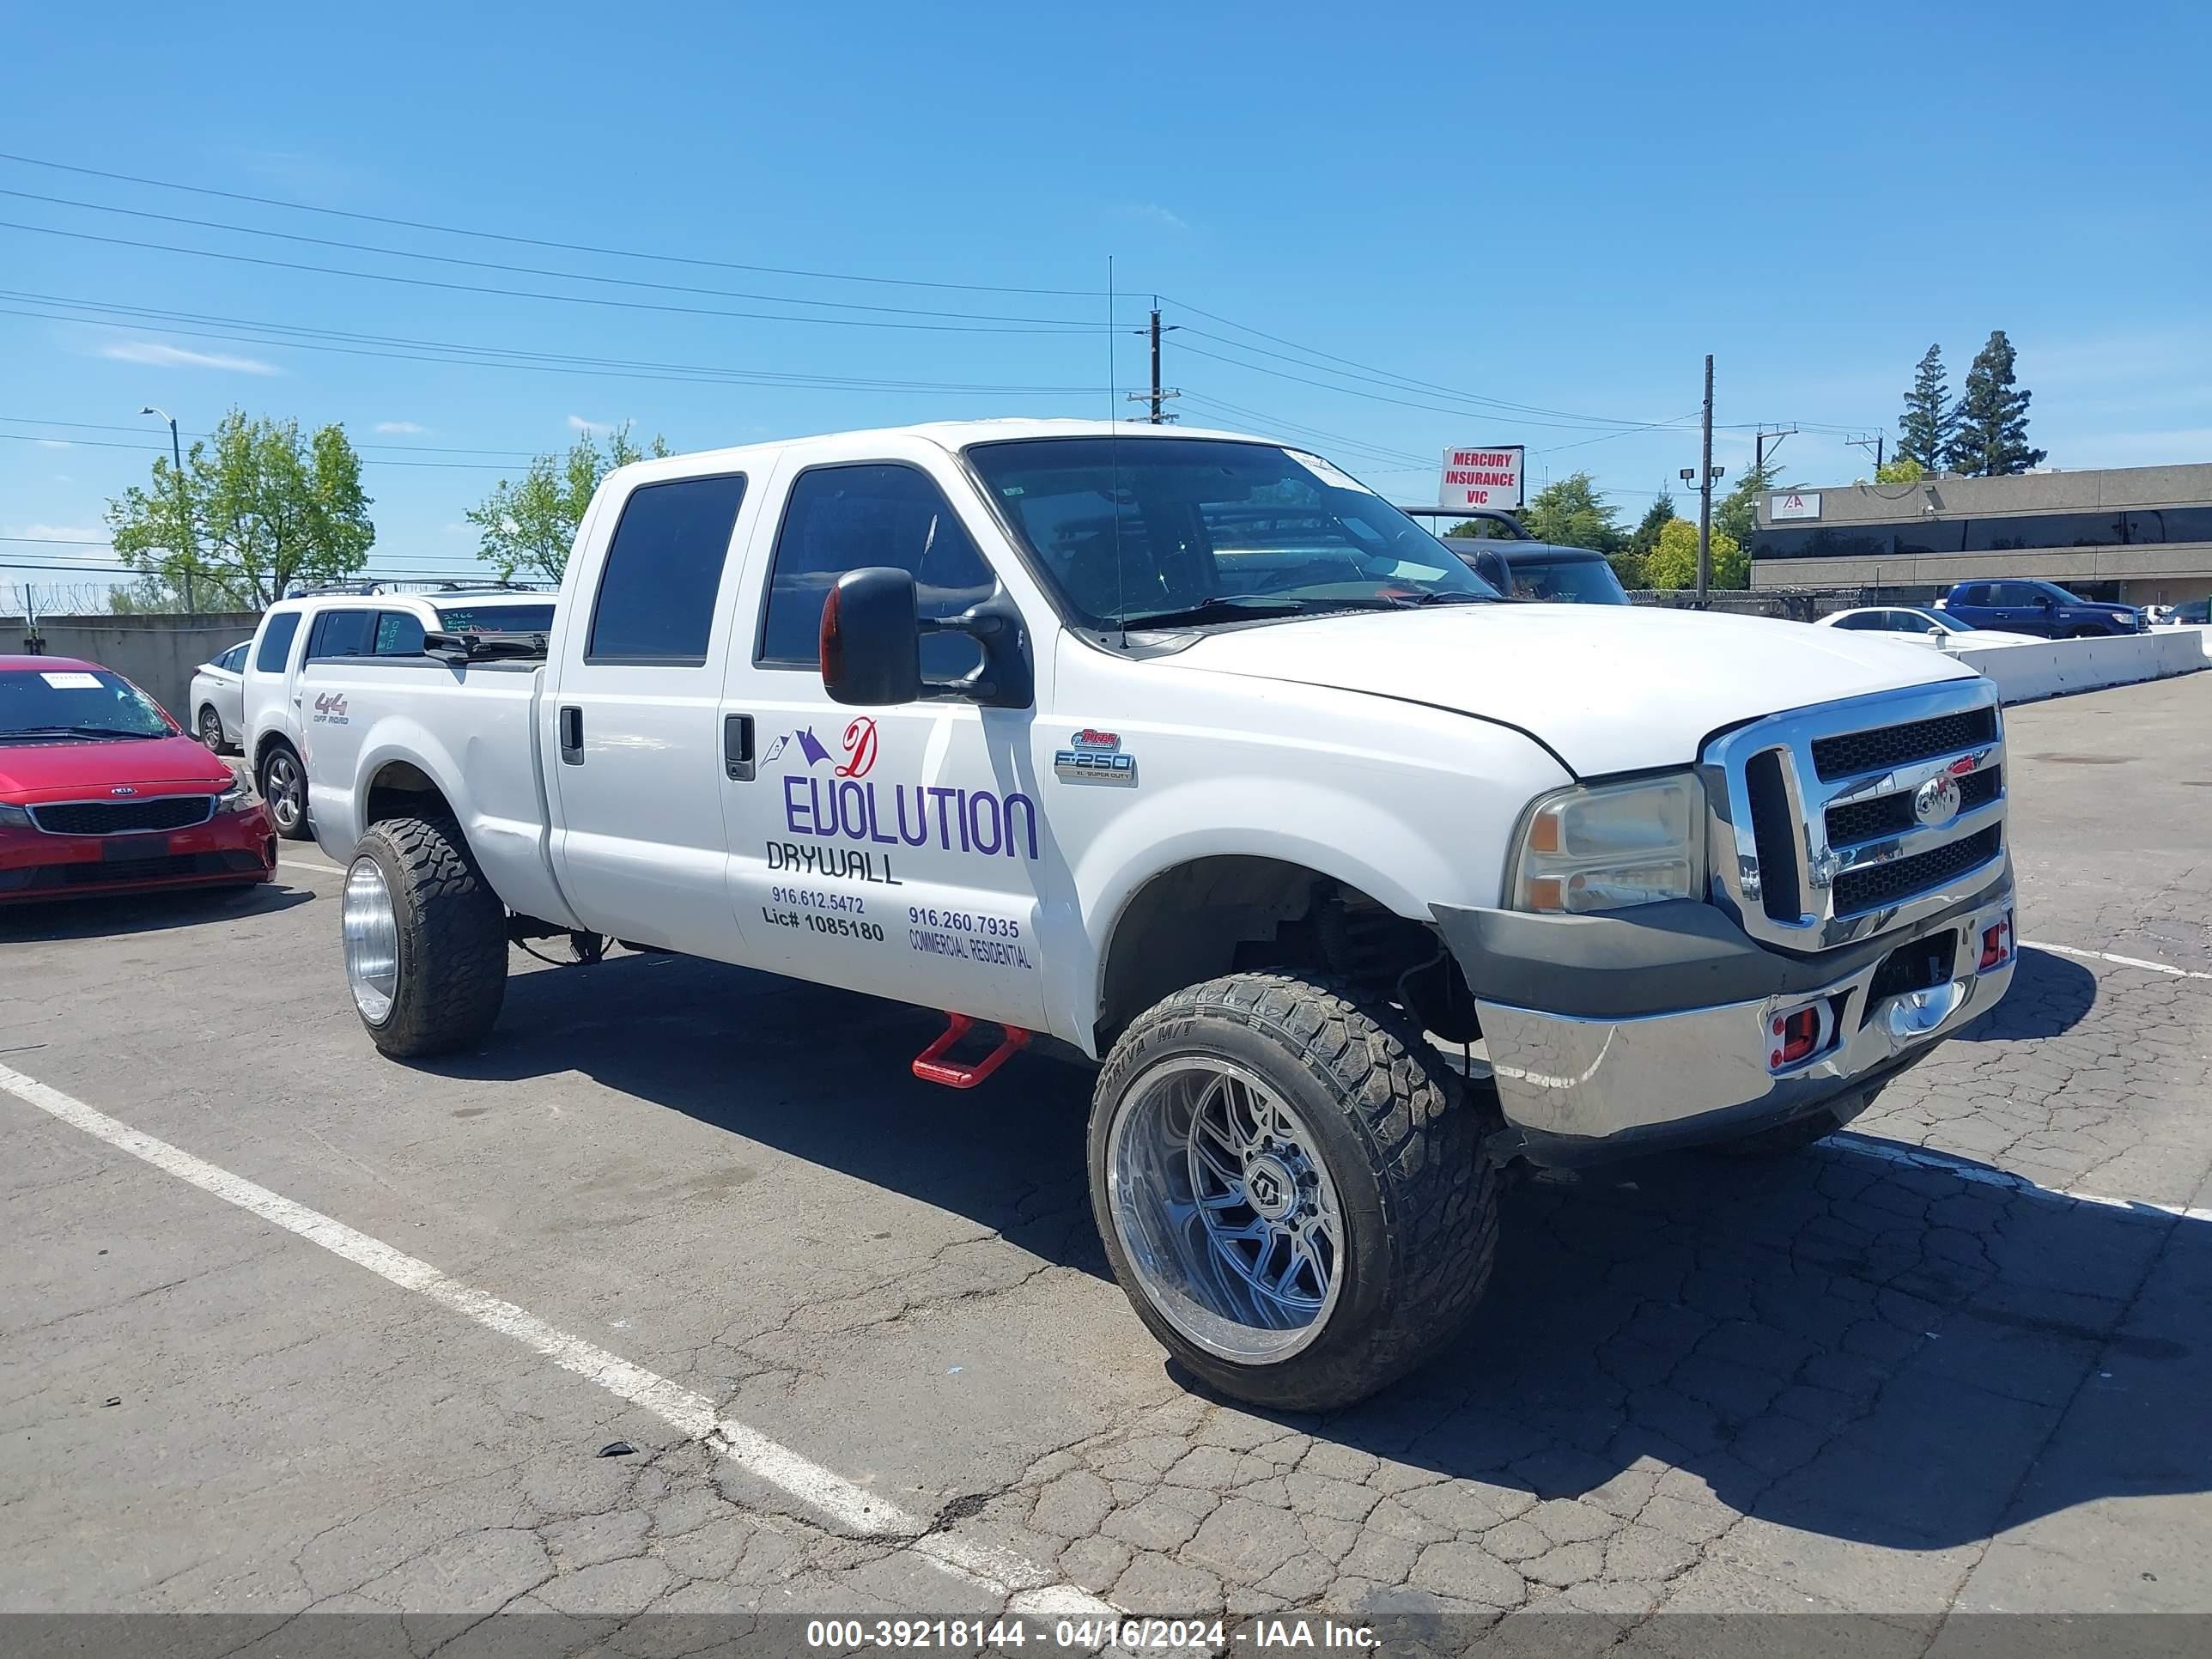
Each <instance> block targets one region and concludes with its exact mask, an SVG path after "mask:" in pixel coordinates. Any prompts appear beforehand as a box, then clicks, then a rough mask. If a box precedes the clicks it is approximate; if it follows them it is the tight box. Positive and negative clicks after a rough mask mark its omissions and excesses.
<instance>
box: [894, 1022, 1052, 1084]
mask: <svg viewBox="0 0 2212 1659" xmlns="http://www.w3.org/2000/svg"><path fill="white" fill-rule="evenodd" d="M977 1023H978V1022H976V1021H975V1020H973V1019H970V1018H969V1017H968V1016H967V1015H965V1014H954V1013H948V1014H946V1015H945V1034H944V1035H943V1036H940V1037H939V1038H938V1039H937V1041H936V1042H933V1043H931V1044H930V1045H929V1047H927V1048H924V1049H923V1050H922V1051H921V1053H920V1054H917V1055H915V1061H914V1074H915V1076H916V1077H918V1078H920V1079H921V1080H922V1081H923V1082H924V1083H941V1084H943V1085H945V1087H946V1088H948V1089H972V1088H974V1087H975V1085H977V1084H979V1083H981V1081H982V1080H983V1079H985V1078H987V1077H988V1076H990V1075H991V1073H994V1072H995V1071H997V1070H998V1069H999V1067H1000V1066H1003V1065H1005V1064H1006V1062H1007V1061H1008V1060H1012V1058H1013V1057H1014V1055H1015V1054H1018V1053H1019V1052H1020V1051H1021V1049H1022V1048H1024V1047H1026V1046H1027V1045H1028V1042H1029V1040H1030V1034H1029V1033H1028V1032H1027V1031H1024V1030H1022V1028H1021V1027H1020V1026H1018V1025H1001V1026H1000V1028H999V1030H1000V1031H1001V1032H1003V1033H1004V1035H1003V1036H1001V1037H1000V1040H999V1046H998V1047H997V1048H994V1049H992V1050H991V1052H990V1053H989V1054H986V1055H984V1056H983V1058H982V1059H981V1060H975V1061H972V1062H971V1061H963V1060H947V1059H945V1054H946V1053H947V1052H948V1051H949V1050H950V1049H951V1047H952V1045H953V1044H954V1043H956V1042H959V1041H960V1039H961V1038H962V1037H963V1036H967V1035H968V1033H969V1031H971V1030H974V1029H975V1026H976V1024H977ZM985 1023H987V1022H985Z"/></svg>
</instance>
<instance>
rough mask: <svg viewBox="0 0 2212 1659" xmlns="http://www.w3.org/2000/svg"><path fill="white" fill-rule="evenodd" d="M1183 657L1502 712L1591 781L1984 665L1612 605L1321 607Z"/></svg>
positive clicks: (1766, 625) (1216, 638) (1895, 646)
mask: <svg viewBox="0 0 2212 1659" xmlns="http://www.w3.org/2000/svg"><path fill="white" fill-rule="evenodd" d="M1175 660H1176V663H1177V664H1178V665H1182V666H1184V667H1188V668H1195V669H1200V670H1203V671H1209V672H1212V673H1220V674H1247V675H1250V676H1253V677H1254V678H1260V679H1271V680H1286V681H1290V682H1292V683H1295V684H1301V685H1322V686H1331V687H1334V688H1336V689H1338V690H1345V691H1356V692H1364V693H1368V694H1370V695H1371V696H1381V697H1395V698H1399V699H1401V700H1403V701H1406V702H1419V703H1427V704H1429V705H1431V706H1432V707H1436V708H1453V709H1457V710H1459V711H1460V712H1462V713H1463V714H1472V715H1474V716H1475V717H1477V718H1478V719H1482V720H1498V721H1502V722H1504V724H1506V725H1508V726H1518V727H1519V728H1521V729H1522V731H1524V732H1530V733H1532V734H1533V735H1534V736H1535V737H1537V738H1541V740H1542V741H1543V742H1544V743H1546V744H1548V745H1550V747H1551V748H1552V750H1553V751H1554V752H1555V753H1557V754H1558V755H1559V757H1560V758H1561V759H1562V760H1564V761H1565V763H1567V765H1568V766H1569V767H1570V768H1571V769H1573V770H1574V772H1575V773H1576V774H1577V775H1578V776H1583V777H1593V776H1601V775H1604V774H1606V773H1609V772H1627V771H1634V770H1637V769H1641V768H1644V767H1652V766H1670V765H1675V764H1686V763H1690V762H1692V761H1694V760H1695V759H1696V758H1697V756H1698V751H1699V749H1700V748H1701V747H1702V746H1703V744H1704V741H1705V738H1707V737H1708V736H1710V735H1711V733H1713V732H1716V731H1717V730H1719V729H1720V728H1721V727H1723V726H1734V725H1737V724H1739V723H1741V722H1742V721H1744V720H1751V719H1754V718H1756V717H1757V716H1759V715H1761V714H1777V713H1778V712H1780V711H1782V710H1784V709H1787V708H1804V707H1806V706H1807V705H1808V704H1811V703H1816V702H1835V701H1837V700H1838V699H1839V698H1844V697H1858V696H1867V695H1868V694H1869V693H1872V692H1876V691H1892V690H1899V689H1901V688H1904V687H1906V686H1914V685H1927V684H1933V683H1935V682H1936V681H1940V680H1948V679H1963V678H1970V677H1971V676H1972V674H1973V670H1972V669H1971V668H1969V667H1967V666H1966V665H1964V664H1962V663H1957V662H1953V661H1950V660H1948V659H1946V658H1945V657H1944V656H1943V655H1942V653H1940V652H1935V651H1930V650H1928V649H1927V648H1926V647H1923V646H1919V645H1916V644H1913V643H1912V642H1911V641H1905V640H1885V639H1881V638H1880V637H1878V636H1876V635H1858V634H1851V633H1848V632H1845V631H1844V630H1843V629H1834V628H1814V627H1809V626H1808V625H1807V624H1805V623H1794V622H1775V621H1770V620H1768V619H1766V618H1764V617H1728V616H1719V615H1716V614H1713V613H1711V612H1707V611H1668V610H1660V609H1656V608H1652V607H1648V606H1644V605H1633V606H1622V605H1449V606H1441V607H1439V608H1437V609H1436V610H1434V611H1381V612H1375V611H1362V612H1359V613H1357V614H1354V615H1348V616H1342V617H1311V618H1309V619H1307V620H1305V621H1303V622H1292V623H1272V624H1268V625H1267V626H1263V627H1257V628H1243V629H1235V630H1233V631H1231V632H1227V633H1218V634H1212V635H1207V636H1206V638H1205V639H1203V640H1201V641H1199V642H1198V643H1197V644H1196V645H1194V646H1193V647H1190V648H1189V649H1188V650H1187V651H1185V652H1183V653H1181V654H1180V655H1178V656H1177V657H1176V659H1175Z"/></svg>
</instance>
